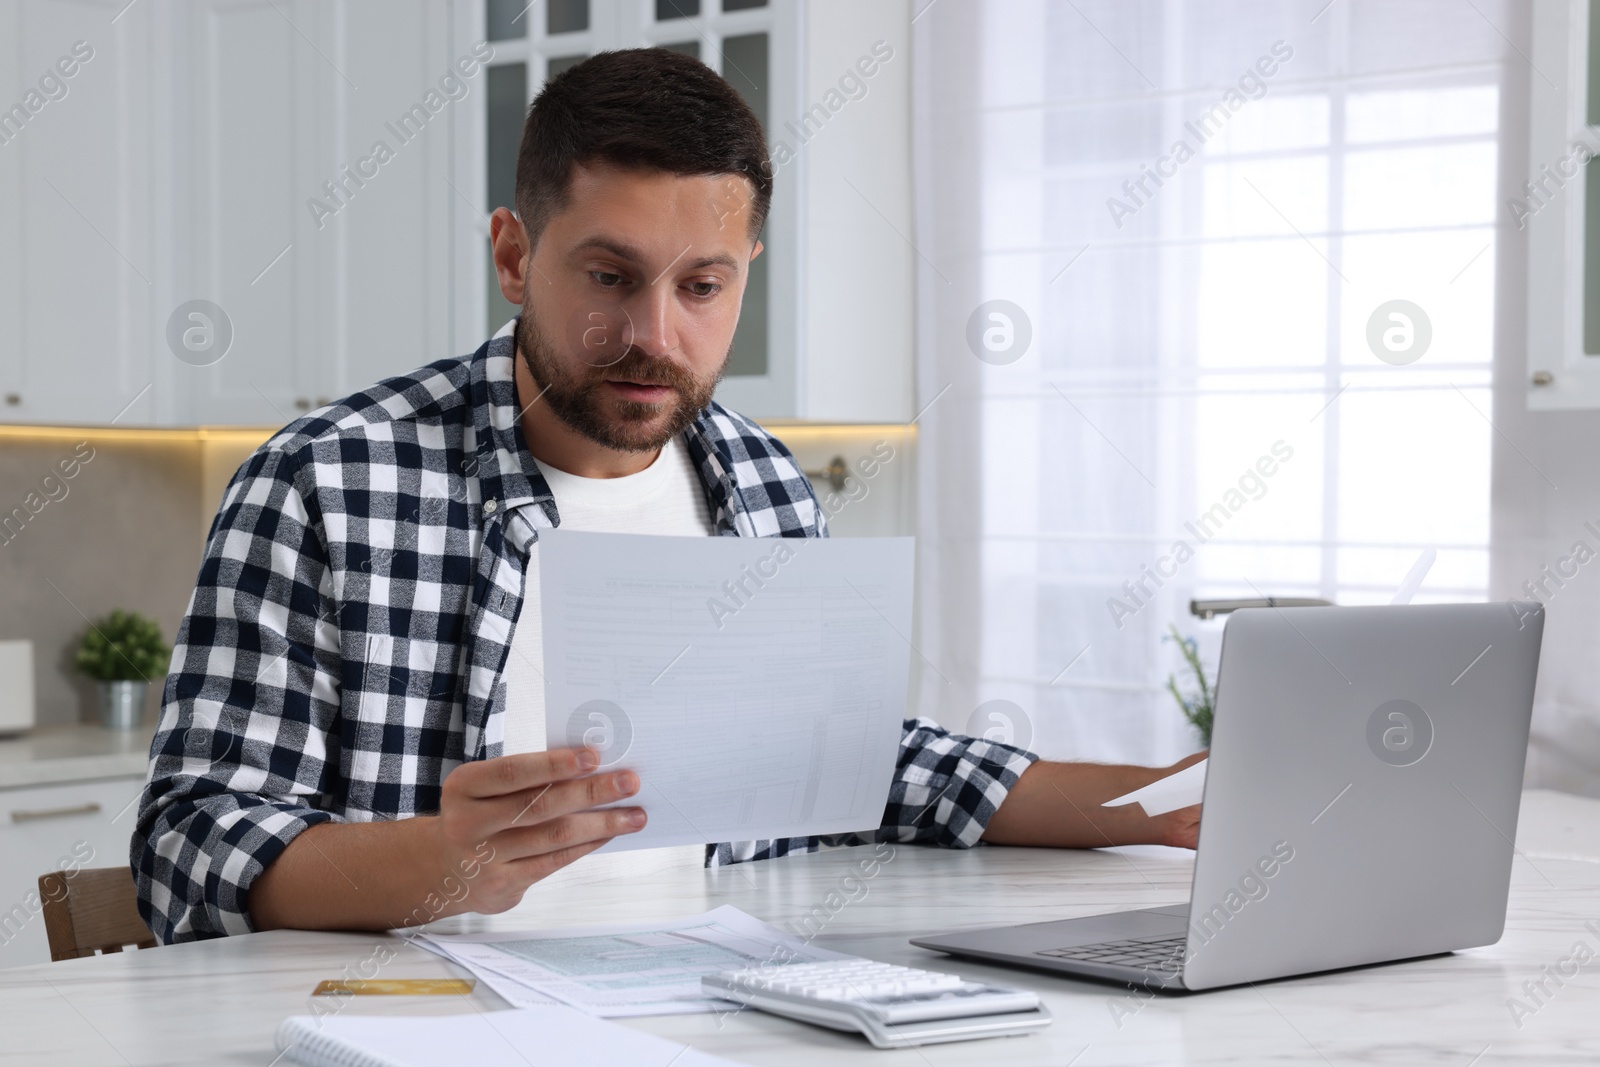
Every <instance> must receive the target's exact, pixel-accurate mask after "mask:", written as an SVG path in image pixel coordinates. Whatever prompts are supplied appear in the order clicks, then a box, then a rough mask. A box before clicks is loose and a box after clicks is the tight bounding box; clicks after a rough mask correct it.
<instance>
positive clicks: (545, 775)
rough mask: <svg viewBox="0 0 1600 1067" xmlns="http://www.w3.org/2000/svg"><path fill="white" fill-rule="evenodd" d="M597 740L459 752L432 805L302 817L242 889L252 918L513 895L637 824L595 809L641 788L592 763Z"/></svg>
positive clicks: (356, 917)
mask: <svg viewBox="0 0 1600 1067" xmlns="http://www.w3.org/2000/svg"><path fill="white" fill-rule="evenodd" d="M598 766H599V755H598V753H596V752H595V751H594V750H593V749H578V748H560V749H554V750H552V751H550V752H529V753H523V754H520V755H516V756H499V757H496V758H495V759H488V760H477V761H474V762H471V763H463V764H461V765H460V766H459V767H457V768H456V769H455V770H454V771H452V772H451V773H450V775H449V776H448V777H447V778H445V780H444V786H443V788H442V795H441V798H440V802H439V814H437V815H419V816H416V817H414V818H409V819H379V820H376V821H373V822H344V821H336V822H324V823H318V824H317V825H315V826H308V827H306V828H305V829H304V830H303V831H302V832H301V833H300V835H299V836H298V837H296V838H295V839H294V840H293V841H290V842H289V846H288V847H287V848H286V849H284V851H283V852H282V853H281V854H280V855H279V856H278V858H277V859H276V860H274V861H273V862H272V863H271V864H269V865H268V867H267V869H266V870H265V871H263V872H261V874H260V876H259V877H257V878H256V880H255V883H254V884H253V885H252V886H251V887H250V890H249V901H248V908H249V913H250V917H251V921H252V924H253V926H254V928H255V929H257V930H275V929H280V928H283V927H289V928H294V929H301V930H391V929H396V928H401V927H414V926H418V925H421V924H423V923H429V922H432V921H433V920H435V919H442V918H445V917H446V916H449V915H455V914H458V913H460V912H463V911H476V912H482V913H484V914H494V913H496V912H502V911H505V910H506V909H507V908H510V907H514V906H515V905H516V904H517V902H518V901H520V900H521V899H522V895H523V894H524V893H526V892H527V891H528V887H529V886H530V885H532V884H533V883H534V882H537V881H538V880H539V879H541V878H545V877H547V876H549V875H550V874H551V873H553V872H555V871H558V870H560V869H561V868H562V867H565V866H566V865H567V864H569V863H571V862H572V861H573V860H575V859H577V858H579V857H580V856H584V855H587V854H588V853H590V852H593V851H594V850H595V849H597V848H599V847H600V846H601V845H603V844H605V843H606V842H607V841H610V840H611V839H612V838H613V837H616V836H618V835H620V834H631V833H634V832H635V831H637V830H638V829H639V828H640V827H642V826H644V821H645V818H644V811H643V810H642V809H640V808H610V809H607V810H605V811H593V810H591V809H593V808H594V807H595V806H596V805H599V804H610V803H614V802H615V801H618V800H623V799H625V798H627V797H630V796H633V795H634V794H635V793H637V792H638V791H639V776H638V775H636V774H634V773H633V772H632V771H620V770H613V771H607V772H605V773H604V774H595V773H594V772H595V770H596V769H597V767H598Z"/></svg>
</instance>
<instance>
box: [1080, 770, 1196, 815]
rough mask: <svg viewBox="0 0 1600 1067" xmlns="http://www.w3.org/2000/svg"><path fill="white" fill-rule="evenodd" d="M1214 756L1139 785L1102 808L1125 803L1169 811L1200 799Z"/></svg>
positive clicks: (1150, 812) (1147, 810)
mask: <svg viewBox="0 0 1600 1067" xmlns="http://www.w3.org/2000/svg"><path fill="white" fill-rule="evenodd" d="M1209 762H1211V761H1210V759H1209V758H1208V759H1203V760H1201V761H1200V762H1199V763H1192V764H1190V765H1189V766H1187V767H1185V768H1184V769H1183V770H1181V771H1178V772H1177V773H1176V774H1169V775H1167V776H1166V777H1165V778H1158V779H1156V780H1155V781H1153V782H1151V783H1150V784H1149V785H1147V786H1145V787H1144V788H1143V789H1135V790H1134V791H1133V792H1131V793H1127V794H1125V795H1123V796H1120V797H1118V798H1117V799H1115V800H1108V801H1106V802H1105V803H1104V804H1102V805H1100V806H1101V807H1102V808H1115V807H1120V806H1121V805H1123V804H1138V805H1139V806H1140V807H1142V808H1144V812H1145V814H1146V815H1165V814H1166V813H1167V812H1169V811H1177V810H1178V809H1179V808H1187V807H1192V806H1193V805H1195V804H1198V803H1200V798H1201V796H1202V795H1203V794H1204V793H1205V791H1206V764H1207V763H1209Z"/></svg>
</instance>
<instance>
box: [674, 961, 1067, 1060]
mask: <svg viewBox="0 0 1600 1067" xmlns="http://www.w3.org/2000/svg"><path fill="white" fill-rule="evenodd" d="M700 984H701V988H702V989H704V990H705V992H707V993H709V994H712V995H713V996H718V997H721V998H723V999H724V1000H732V1001H735V1002H737V1003H740V1004H747V1005H749V1006H750V1007H752V1008H759V1009H760V1010H762V1011H765V1012H771V1013H772V1014H774V1015H785V1016H788V1017H789V1018H791V1019H799V1020H801V1021H802V1022H808V1023H816V1024H817V1025H819V1026H826V1027H829V1028H831V1029H834V1030H849V1031H859V1032H861V1033H863V1034H865V1035H866V1036H867V1040H869V1041H871V1042H872V1043H873V1044H874V1045H876V1046H877V1047H878V1048H906V1047H908V1046H910V1045H931V1044H936V1043H939V1042H944V1041H969V1040H971V1039H973V1038H978V1037H1011V1036H1013V1035H1017V1034H1028V1033H1032V1032H1033V1031H1035V1030H1042V1029H1044V1028H1045V1027H1046V1026H1049V1025H1050V1012H1049V1011H1048V1010H1047V1009H1046V1008H1045V1007H1044V1005H1043V1004H1041V1003H1039V997H1038V996H1037V995H1036V994H1034V993H1030V992H1028V991H1027V990H1025V989H1005V988H1002V987H1000V986H992V985H985V984H983V983H981V982H968V981H966V980H964V979H962V978H961V977H959V976H957V975H953V974H940V973H938V972H937V971H919V970H916V969H914V968H911V967H897V966H895V965H893V964H889V963H878V962H875V961H873V960H862V959H847V960H827V961H824V962H822V963H795V964H790V965H788V966H778V965H774V966H767V967H751V968H747V969H745V970H741V971H724V972H723V973H721V974H712V975H707V976H706V977H704V978H702V979H701V981H700Z"/></svg>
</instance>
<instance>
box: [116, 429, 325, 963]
mask: <svg viewBox="0 0 1600 1067" xmlns="http://www.w3.org/2000/svg"><path fill="white" fill-rule="evenodd" d="M300 477H301V470H300V467H299V465H298V464H297V462H296V461H295V459H294V458H293V457H292V456H291V455H286V454H284V453H282V452H279V451H275V450H272V449H270V448H264V449H263V450H262V451H259V452H257V453H256V454H255V455H253V456H252V457H251V458H250V459H249V460H248V461H247V462H246V463H245V465H244V466H243V467H241V468H240V470H239V472H238V473H237V474H236V475H235V476H234V478H233V481H232V482H231V483H230V484H229V486H228V489H227V492H226V493H225V494H224V497H223V503H222V507H221V509H220V510H219V512H218V514H217V518H216V521H215V522H214V523H213V524H212V528H211V534H210V537H209V538H208V540H207V543H206V550H205V556H204V558H203V560H202V562H201V565H200V574H199V577H198V579H197V581H196V583H195V591H194V595H193V597H191V599H190V601H189V607H188V611H187V612H186V614H185V616H184V620H183V624H182V626H181V627H180V628H179V631H178V636H177V640H176V642H175V645H174V648H173V654H172V665H171V668H170V671H169V673H168V677H167V683H166V688H165V692H164V694H163V698H162V708H161V721H160V724H159V726H158V727H157V729H156V734H155V738H154V740H153V741H152V742H151V746H150V770H149V777H148V779H147V781H146V784H145V789H144V793H143V795H142V796H141V797H140V800H139V817H138V822H137V824H136V826H135V828H134V832H133V838H132V841H131V844H130V855H129V860H130V864H131V866H132V868H133V876H134V882H135V885H136V886H137V889H138V898H139V910H140V913H141V914H142V915H143V916H144V919H145V922H146V923H148V924H149V926H150V929H151V930H152V931H154V933H155V935H156V937H157V938H158V939H159V940H160V941H161V942H162V943H164V944H165V943H171V942H176V941H194V940H200V939H204V938H208V937H220V936H223V935H227V934H237V933H248V932H250V931H252V930H253V929H254V926H253V925H252V923H251V921H250V916H249V910H248V895H249V891H250V886H251V884H252V883H253V882H254V881H255V879H256V878H257V877H259V876H260V874H261V872H262V871H264V870H265V869H266V868H267V866H268V865H269V864H271V863H272V861H273V860H275V859H276V858H277V857H278V855H279V854H280V853H281V852H282V851H283V850H284V849H285V848H286V847H287V846H288V845H289V843H290V842H291V841H293V840H294V838H295V837H296V836H297V835H298V834H299V833H300V832H301V831H302V830H304V829H305V828H306V827H308V826H312V825H314V824H316V823H319V822H327V821H333V820H338V819H339V817H338V816H337V815H335V814H333V813H331V812H329V811H327V810H323V809H325V808H326V807H327V806H328V801H329V798H330V796H331V795H332V794H334V793H335V792H336V791H337V775H338V768H339V752H338V736H339V735H338V730H337V717H338V710H339V692H338V679H339V629H338V619H337V617H336V616H337V609H336V608H335V607H334V605H333V599H332V596H331V591H330V571H329V566H328V558H327V557H328V553H327V548H326V545H325V542H324V540H323V537H322V535H321V532H320V530H319V521H318V519H317V517H316V513H315V494H314V493H313V492H311V491H310V489H309V486H307V485H302V484H297V482H298V481H299V480H300Z"/></svg>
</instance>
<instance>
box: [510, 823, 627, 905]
mask: <svg viewBox="0 0 1600 1067" xmlns="http://www.w3.org/2000/svg"><path fill="white" fill-rule="evenodd" d="M609 840H611V839H610V838H608V837H607V838H601V839H600V840H599V841H586V842H584V843H583V844H581V845H572V846H570V847H568V848H563V849H558V850H556V851H555V852H546V853H544V854H543V855H541V856H529V857H527V858H526V859H520V860H514V861H512V862H511V863H509V864H507V866H508V867H509V868H510V869H511V870H512V871H513V872H514V873H515V874H516V877H517V880H518V881H520V882H522V883H523V891H524V892H526V891H527V888H528V887H529V886H531V885H533V884H534V883H535V882H539V881H542V880H544V879H546V878H548V877H550V876H551V875H552V874H555V873H556V872H557V871H559V870H560V869H561V868H563V867H566V866H569V865H571V864H572V863H574V862H575V861H577V860H580V859H582V858H583V857H585V856H587V855H588V854H589V853H591V852H593V851H594V850H595V849H597V848H599V847H600V846H601V845H603V844H605V843H606V842H607V841H609Z"/></svg>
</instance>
